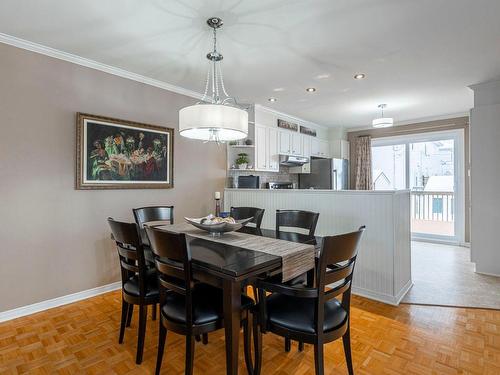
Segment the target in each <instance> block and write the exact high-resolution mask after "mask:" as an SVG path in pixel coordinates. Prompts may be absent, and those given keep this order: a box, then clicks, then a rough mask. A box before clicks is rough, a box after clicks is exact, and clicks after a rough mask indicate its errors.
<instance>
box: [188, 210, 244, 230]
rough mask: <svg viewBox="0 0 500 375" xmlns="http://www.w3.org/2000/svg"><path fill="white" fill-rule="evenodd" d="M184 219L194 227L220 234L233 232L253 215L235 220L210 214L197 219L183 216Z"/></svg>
mask: <svg viewBox="0 0 500 375" xmlns="http://www.w3.org/2000/svg"><path fill="white" fill-rule="evenodd" d="M184 219H186V221H187V222H188V223H189V224H191V225H194V226H195V227H196V228H199V229H203V230H205V231H207V232H209V233H211V234H212V235H220V234H222V233H225V232H233V231H236V230H238V229H240V228H241V227H243V226H244V225H246V224H247V223H248V222H250V221H251V220H252V219H253V217H249V218H246V219H243V220H235V219H234V218H232V217H216V216H214V215H212V214H210V215H208V216H205V217H202V218H199V219H195V218H189V217H185V218H184Z"/></svg>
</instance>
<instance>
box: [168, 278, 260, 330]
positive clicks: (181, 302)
mask: <svg viewBox="0 0 500 375" xmlns="http://www.w3.org/2000/svg"><path fill="white" fill-rule="evenodd" d="M192 298H193V324H195V325H201V324H207V323H212V322H215V321H217V320H220V319H222V318H223V317H224V314H223V305H222V304H223V298H222V289H219V288H215V287H212V286H209V285H207V284H201V283H200V284H197V285H196V286H195V287H194V289H193V291H192ZM253 304H254V302H253V300H252V299H251V298H250V297H247V296H245V295H242V296H241V308H242V309H248V308H250V307H251V306H253ZM162 314H163V315H164V316H165V317H166V318H167V319H168V320H172V321H174V322H178V323H186V305H185V297H184V296H183V295H180V294H178V293H174V292H169V293H168V294H167V298H166V302H165V305H163V307H162Z"/></svg>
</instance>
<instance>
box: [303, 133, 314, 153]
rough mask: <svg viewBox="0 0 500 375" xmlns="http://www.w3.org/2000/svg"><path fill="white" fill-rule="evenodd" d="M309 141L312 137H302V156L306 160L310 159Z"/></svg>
mask: <svg viewBox="0 0 500 375" xmlns="http://www.w3.org/2000/svg"><path fill="white" fill-rule="evenodd" d="M311 139H312V137H310V136H308V135H303V136H302V156H305V157H306V158H310V157H311Z"/></svg>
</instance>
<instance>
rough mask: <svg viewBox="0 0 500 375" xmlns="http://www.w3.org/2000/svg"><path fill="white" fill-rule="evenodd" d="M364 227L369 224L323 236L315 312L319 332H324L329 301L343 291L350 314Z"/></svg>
mask: <svg viewBox="0 0 500 375" xmlns="http://www.w3.org/2000/svg"><path fill="white" fill-rule="evenodd" d="M364 230H365V227H364V226H362V227H360V228H359V229H358V230H357V231H355V232H351V233H346V234H340V235H337V236H327V237H324V238H323V244H322V246H321V254H320V258H319V262H318V268H317V270H316V272H317V279H316V280H317V285H316V286H317V288H318V306H317V309H316V313H315V314H316V317H315V322H316V323H317V327H316V329H317V331H316V332H322V328H321V329H320V327H323V321H324V311H325V309H324V304H325V302H326V301H328V300H331V299H332V298H335V297H337V296H339V295H340V294H342V307H343V308H344V309H345V310H346V311H347V313H348V314H349V310H350V303H351V287H352V285H351V283H352V276H353V273H354V265H355V264H356V257H357V254H358V244H359V242H360V240H361V236H362V235H363V232H364ZM327 288H328V289H327Z"/></svg>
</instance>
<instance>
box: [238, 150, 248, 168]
mask: <svg viewBox="0 0 500 375" xmlns="http://www.w3.org/2000/svg"><path fill="white" fill-rule="evenodd" d="M248 162H249V160H248V154H245V153H244V152H242V153H241V154H238V158H237V159H236V161H235V163H236V165H237V166H238V169H247V166H248Z"/></svg>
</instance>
